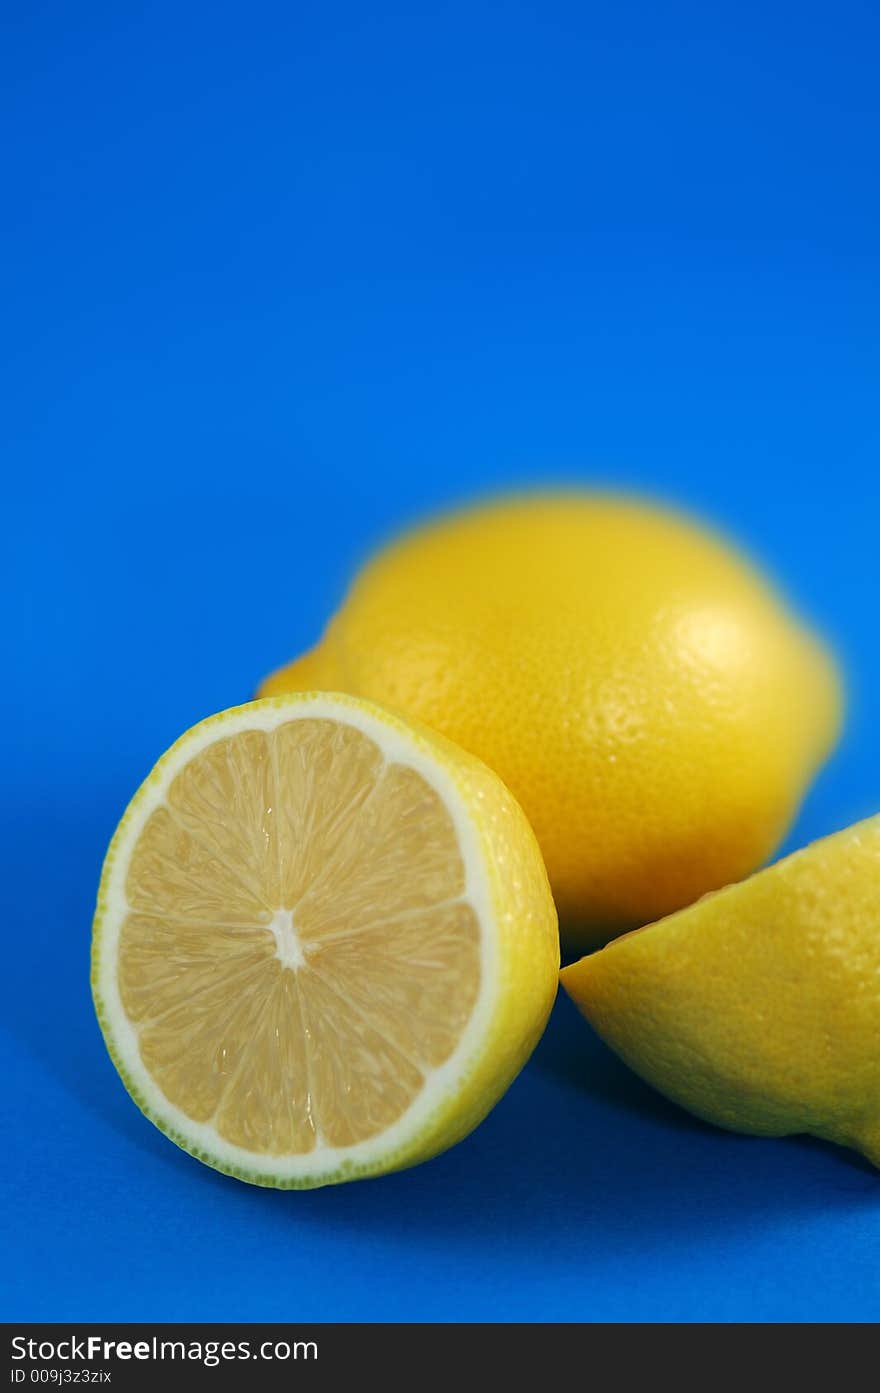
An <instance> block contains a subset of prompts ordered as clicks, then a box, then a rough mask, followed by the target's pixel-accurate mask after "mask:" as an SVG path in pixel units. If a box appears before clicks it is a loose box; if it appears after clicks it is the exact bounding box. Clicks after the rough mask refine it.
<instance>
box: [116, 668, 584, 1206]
mask: <svg viewBox="0 0 880 1393" xmlns="http://www.w3.org/2000/svg"><path fill="white" fill-rule="evenodd" d="M92 958H93V962H92V985H93V992H94V997H95V1004H96V1009H97V1013H98V1018H99V1020H100V1023H101V1027H102V1029H103V1032H104V1036H105V1040H106V1042H107V1046H108V1048H109V1050H110V1053H111V1055H112V1057H113V1060H114V1062H115V1064H116V1066H117V1068H118V1070H119V1073H120V1075H121V1076H122V1079H123V1081H124V1083H125V1085H126V1087H127V1088H128V1090H129V1092H130V1093H131V1095H132V1097H133V1098H134V1100H135V1101H136V1102H137V1104H138V1105H139V1107H140V1108H141V1109H142V1111H143V1112H144V1113H146V1115H147V1116H148V1117H149V1118H151V1120H152V1121H153V1122H155V1123H156V1125H157V1126H158V1127H160V1128H161V1129H162V1131H164V1132H165V1133H167V1135H168V1136H169V1137H171V1139H172V1140H173V1141H175V1142H177V1144H178V1145H179V1146H181V1147H183V1148H184V1149H185V1150H186V1151H189V1152H190V1153H192V1154H193V1155H195V1156H197V1157H198V1158H199V1159H200V1160H202V1161H205V1162H207V1163H208V1164H209V1165H211V1166H214V1167H216V1168H217V1169H218V1170H222V1171H225V1172H227V1173H228V1174H231V1175H235V1176H237V1177H239V1178H240V1179H243V1180H248V1181H251V1182H253V1183H255V1184H261V1185H274V1186H278V1187H283V1188H288V1187H290V1188H294V1187H307V1186H314V1185H322V1184H329V1183H333V1182H338V1181H342V1180H348V1179H353V1178H356V1177H358V1176H367V1175H373V1174H378V1173H381V1172H384V1171H388V1170H393V1169H398V1168H400V1167H402V1166H405V1165H410V1164H414V1163H415V1162H417V1161H420V1160H425V1159H427V1158H428V1157H429V1156H432V1155H434V1154H436V1153H437V1152H439V1151H442V1150H444V1149H445V1148H446V1147H447V1146H450V1145H452V1144H453V1143H454V1142H456V1141H458V1140H460V1139H461V1138H462V1137H463V1136H465V1135H466V1134H467V1133H468V1132H469V1131H471V1129H472V1128H473V1127H474V1126H476V1124H477V1123H478V1122H479V1121H480V1120H481V1119H482V1118H483V1117H484V1116H485V1114H486V1113H487V1112H488V1111H489V1109H490V1108H491V1107H492V1105H493V1104H494V1103H495V1101H496V1100H497V1099H498V1097H499V1096H500V1095H501V1093H502V1092H503V1091H504V1090H505V1088H506V1087H507V1086H508V1084H509V1083H510V1082H511V1081H512V1079H513V1078H514V1077H515V1075H516V1074H517V1073H518V1072H519V1070H520V1068H521V1067H522V1065H523V1064H524V1062H525V1060H526V1059H527V1058H528V1055H529V1054H530V1052H531V1050H532V1049H533V1047H534V1045H535V1043H536V1042H537V1040H538V1038H539V1036H540V1034H541V1031H542V1030H543V1027H544V1024H545V1023H546V1019H547V1016H548V1014H549V1011H550V1007H551V1005H552V1003H553V998H554V995H555V990H556V982H557V972H558V965H559V939H558V932H557V925H556V911H555V909H554V906H553V900H552V897H551V894H550V889H549V885H548V882H547V877H546V873H545V871H544V866H543V862H542V860H541V856H540V852H539V851H538V847H537V843H536V841H535V838H534V835H533V834H532V831H531V828H530V827H529V825H528V823H527V821H526V819H525V816H524V814H523V813H522V811H521V810H520V808H519V806H518V805H517V803H516V802H515V801H514V799H513V797H512V796H511V795H510V794H509V793H508V791H507V789H506V788H505V787H504V785H503V784H502V783H501V782H500V780H499V779H498V778H497V777H496V776H495V775H494V774H493V773H492V772H491V771H490V770H489V769H487V768H486V766H485V765H483V764H481V763H480V762H479V761H478V760H476V759H475V758H473V757H472V756H470V755H467V754H465V753H464V751H461V750H459V749H458V748H457V747H456V746H454V745H452V744H450V743H449V742H447V741H446V740H444V739H443V738H442V737H439V736H436V735H435V734H433V733H432V732H430V731H428V730H425V729H421V728H417V727H415V726H413V725H412V724H410V723H409V722H406V721H404V720H403V719H401V718H399V717H397V716H396V715H393V714H392V713H391V712H388V711H385V710H383V709H382V708H380V707H377V706H373V705H371V704H369V703H367V702H364V701H361V700H358V699H354V698H350V697H345V696H337V695H327V694H322V693H307V694H303V695H299V696H292V697H280V698H274V699H270V700H265V701H259V702H254V703H252V704H250V705H248V706H242V707H237V708H234V709H232V710H230V711H225V712H222V713H221V714H220V715H217V716H212V717H209V718H208V719H207V720H205V721H202V722H201V723H200V724H199V725H197V726H194V727H193V728H192V729H191V730H190V731H188V732H187V733H186V734H185V735H183V736H182V737H181V739H180V740H178V741H177V743H176V744H175V745H174V746H172V748H171V749H170V750H169V751H168V753H167V754H166V755H165V756H164V757H163V758H162V759H161V760H160V761H159V763H158V764H157V765H156V767H155V768H154V770H153V772H152V773H151V774H150V776H149V777H148V778H147V780H146V782H145V783H144V784H143V785H142V786H141V788H140V789H139V791H138V792H137V794H136V795H135V797H134V799H133V800H132V802H131V804H130V805H129V807H128V810H127V811H126V813H125V816H124V817H123V819H122V822H121V823H120V825H119V828H118V829H117V832H116V835H115V837H114V838H113V841H112V843H111V846H110V849H109V851H108V853H107V858H106V861H105V864H104V871H103V875H102V879H101V886H100V890H99V894H98V908H97V912H96V915H95V926H94V935H93V950H92Z"/></svg>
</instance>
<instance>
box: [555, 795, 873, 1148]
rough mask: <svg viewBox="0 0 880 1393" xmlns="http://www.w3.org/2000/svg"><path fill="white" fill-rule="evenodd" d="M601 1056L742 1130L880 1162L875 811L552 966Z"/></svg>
mask: <svg viewBox="0 0 880 1393" xmlns="http://www.w3.org/2000/svg"><path fill="white" fill-rule="evenodd" d="M562 984H563V986H564V987H565V989H566V991H567V992H568V994H569V996H570V997H571V998H572V1000H573V1001H574V1002H575V1003H576V1004H577V1006H578V1008H579V1009H580V1010H581V1011H582V1012H583V1014H584V1015H585V1016H586V1018H587V1020H588V1021H590V1023H591V1024H592V1025H593V1026H595V1028H596V1030H597V1031H598V1032H599V1034H600V1035H601V1036H602V1037H603V1038H604V1039H605V1040H606V1041H607V1042H608V1044H609V1045H610V1046H611V1048H612V1049H614V1050H616V1051H617V1053H618V1054H619V1055H620V1056H621V1057H622V1058H623V1059H625V1060H626V1062H627V1064H629V1065H630V1066H631V1067H632V1068H633V1069H635V1071H636V1072H637V1073H638V1074H641V1075H642V1077H643V1078H645V1079H647V1080H648V1082H649V1083H652V1084H654V1086H655V1087H656V1088H658V1089H659V1090H660V1091H661V1093H665V1094H666V1095H667V1097H669V1098H672V1099H674V1101H675V1102H677V1103H681V1105H682V1106H683V1107H685V1108H689V1109H690V1111H691V1112H694V1113H696V1114H697V1115H698V1116H699V1117H704V1118H706V1119H707V1120H708V1121H709V1122H715V1123H717V1124H718V1126H720V1127H728V1128H730V1129H731V1130H733V1131H738V1132H754V1133H757V1134H758V1135H760V1136H771V1137H776V1136H785V1135H787V1134H789V1133H793V1132H809V1133H811V1134H812V1135H813V1136H816V1137H824V1138H825V1139H826V1140H827V1141H834V1142H840V1143H842V1144H843V1145H844V1146H851V1147H854V1148H855V1149H856V1150H857V1151H861V1152H863V1153H864V1154H865V1155H866V1156H867V1157H868V1158H869V1160H871V1161H872V1162H873V1163H874V1164H875V1165H877V1166H880V817H874V818H871V819H870V820H869V821H867V822H861V823H857V824H856V826H854V827H850V828H847V830H846V831H844V832H838V833H837V834H836V835H835V836H833V837H827V838H826V839H825V840H824V841H820V842H815V843H814V844H813V845H812V846H810V847H807V849H806V850H804V851H799V852H797V853H796V854H795V855H794V856H789V857H788V858H787V859H786V860H784V861H780V862H778V863H777V864H776V865H775V866H771V867H770V868H769V870H765V871H760V872H759V873H758V874H757V875H755V876H753V877H752V879H751V880H747V881H745V882H743V884H741V885H731V886H729V887H728V888H727V889H725V890H719V891H717V892H716V893H715V894H713V895H708V896H707V897H706V898H705V899H704V900H701V901H700V903H699V904H695V905H692V906H691V908H690V909H684V910H681V911H680V913H678V914H673V915H672V916H671V917H670V918H668V919H664V920H663V921H662V922H661V923H659V924H652V925H650V926H649V927H648V928H645V929H639V930H637V931H636V932H635V933H632V934H628V935H626V936H625V937H624V938H619V939H618V940H617V941H616V942H615V943H612V944H610V945H609V946H608V947H607V948H604V949H603V950H602V951H601V952H599V953H594V954H593V955H592V956H591V957H587V958H582V959H581V961H580V962H578V963H573V964H572V966H571V967H567V968H565V969H564V970H563V972H562Z"/></svg>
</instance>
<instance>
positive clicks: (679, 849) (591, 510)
mask: <svg viewBox="0 0 880 1393" xmlns="http://www.w3.org/2000/svg"><path fill="white" fill-rule="evenodd" d="M310 687H323V688H327V689H333V690H339V691H347V692H352V693H354V694H356V695H358V696H364V697H369V698H371V699H373V700H378V701H383V702H387V703H388V704H389V705H391V706H394V707H397V708H398V709H399V710H401V711H403V712H405V713H407V714H408V715H411V716H414V717H417V718H418V719H420V720H422V721H424V722H425V723H426V724H428V725H430V726H432V727H433V728H434V729H436V730H439V731H441V732H442V733H443V734H444V735H447V736H448V737H449V738H450V739H453V740H455V741H456V742H457V743H458V744H460V745H462V746H464V748H465V749H468V750H470V751H472V753H474V754H476V755H478V756H479V757H480V758H481V759H483V760H485V762H486V763H487V764H488V765H489V766H490V767H491V768H492V769H494V770H495V771H496V772H497V773H498V774H499V775H500V777H501V778H502V779H503V780H504V782H505V783H506V784H507V786H508V788H510V790H511V791H512V792H513V794H514V796H515V797H516V798H517V800H518V801H519V802H520V804H521V805H522V807H523V809H524V811H525V813H526V815H527V816H528V818H529V820H530V821H531V824H532V826H533V827H534V829H535V833H536V835H537V838H538V842H539V844H540V846H541V850H542V852H543V854H544V860H545V862H546V865H547V870H548V873H549V876H550V883H551V885H552V887H553V892H554V895H555V897H556V903H557V907H558V909H559V913H560V917H561V919H562V921H563V927H564V928H565V929H567V931H568V932H569V933H570V934H571V936H572V937H573V938H575V939H577V940H579V941H580V942H582V943H584V944H594V943H597V942H604V941H606V940H607V939H608V938H609V937H610V936H611V935H613V934H614V933H615V932H620V931H621V930H623V929H626V928H632V927H633V926H635V925H637V924H643V923H645V922H646V921H649V920H652V919H656V918H658V917H660V916H661V915H663V914H667V913H669V912H671V911H672V910H675V909H679V908H680V907H681V906H682V905H685V904H690V903H691V902H692V901H693V900H695V899H696V898H697V897H698V896H700V895H702V894H703V893H704V892H705V891H707V890H712V889H715V888H717V887H718V886H719V885H723V884H726V883H727V882H729V881H731V880H735V879H739V878H741V877H742V876H744V875H747V874H748V873H749V872H750V871H752V870H754V868H755V867H756V866H757V865H759V864H760V863H761V862H762V861H764V860H766V859H767V858H768V857H769V856H770V855H771V854H772V852H773V851H774V849H775V848H776V846H777V845H778V843H779V841H780V840H781V838H782V837H783V836H784V834H785V832H786V831H787V829H788V827H789V825H790V823H791V821H792V818H793V816H794V813H795V812H796V810H797V808H798V805H799V803H800V800H801V798H802V796H803V793H804V791H805V788H806V786H807V783H808V781H809V779H810V777H811V775H812V774H813V773H814V771H815V769H816V767H817V766H818V764H819V763H820V762H821V760H822V759H823V758H824V756H825V755H826V754H827V752H828V750H829V748H830V747H831V745H832V742H833V741H834V738H835V736H836V734H837V730H838V725H839V720H840V705H841V702H840V690H839V683H838V678H837V674H836V671H835V668H834V665H833V663H832V661H831V659H830V658H829V656H828V655H827V653H826V652H825V650H824V649H823V648H821V647H820V646H819V644H818V643H817V642H816V641H815V640H814V639H813V638H812V637H811V636H810V635H809V634H808V633H806V632H805V631H804V630H803V629H802V628H800V627H799V625H798V624H797V623H796V621H795V619H794V618H793V617H792V615H791V614H790V613H789V612H788V610H787V609H786V608H785V607H784V606H783V604H782V603H781V602H780V600H779V598H778V597H777V596H776V595H775V594H774V593H773V592H772V590H771V589H770V588H769V587H768V585H767V584H766V582H765V581H764V580H763V579H762V578H761V576H760V575H758V574H757V573H756V571H755V570H754V569H753V568H752V567H751V566H750V565H748V564H747V563H746V562H745V561H744V560H743V559H742V558H741V557H740V556H739V555H738V554H737V553H736V552H735V551H733V550H732V549H731V548H730V547H729V546H728V545H726V544H725V543H724V542H722V541H720V540H719V539H718V538H717V537H715V536H714V535H713V534H712V533H710V532H708V531H706V530H705V529H703V528H701V527H697V526H695V525H694V524H693V523H692V522H690V521H689V520H687V519H685V518H683V517H681V516H678V515H676V514H674V513H671V512H667V511H663V510H661V509H659V508H657V507H654V506H650V505H647V504H639V503H637V502H633V501H627V500H624V499H619V498H613V497H605V496H602V495H593V494H586V493H584V494H571V495H561V496H553V497H543V496H537V497H527V498H520V499H514V500H510V501H506V502H497V503H494V504H491V505H487V506H484V507H482V508H479V509H476V510H474V511H472V512H469V513H464V514H461V515H458V516H453V517H451V518H446V519H444V520H442V521H440V522H437V523H435V524H433V525H432V526H429V527H427V528H425V529H424V530H421V531H418V532H415V533H414V534H412V535H410V536H408V537H405V538H403V539H402V540H401V541H399V542H398V543H396V544H395V545H392V546H391V547H390V548H389V549H388V550H386V551H385V552H383V553H382V554H381V555H379V556H378V557H377V558H376V559H375V560H374V561H373V562H372V563H370V564H369V565H368V566H367V567H366V569H365V570H364V571H363V572H362V573H361V575H360V576H359V577H358V579H357V580H356V581H355V583H354V585H353V586H352V589H351V591H350V592H349V595H348V597H347V599H346V601H345V603H344V604H343V606H342V608H341V609H340V610H339V612H338V613H337V615H336V616H335V618H334V619H333V620H332V621H331V623H330V625H329V627H328V628H327V631H326V633H325V634H324V637H323V639H322V641H321V642H320V643H319V644H318V646H317V647H316V648H315V649H313V650H312V651H311V652H310V653H307V654H306V655H305V656H304V657H303V658H300V659H299V661H298V662H295V663H293V664H292V665H291V666H290V667H287V668H283V669H282V670H281V671H279V672H276V673H275V674H274V675H273V676H271V677H270V678H268V679H267V680H266V682H265V683H264V684H263V686H262V688H261V691H262V693H263V694H264V695H268V694H271V693H277V692H284V691H296V690H300V689H304V688H310Z"/></svg>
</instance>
